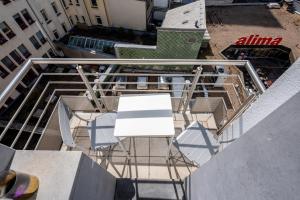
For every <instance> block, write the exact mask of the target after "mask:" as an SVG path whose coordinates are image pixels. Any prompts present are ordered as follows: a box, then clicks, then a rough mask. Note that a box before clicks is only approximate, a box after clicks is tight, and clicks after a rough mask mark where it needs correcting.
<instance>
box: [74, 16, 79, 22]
mask: <svg viewBox="0 0 300 200" xmlns="http://www.w3.org/2000/svg"><path fill="white" fill-rule="evenodd" d="M75 18H76V21H77V23H78V22H79V18H78V16H77V15H75Z"/></svg>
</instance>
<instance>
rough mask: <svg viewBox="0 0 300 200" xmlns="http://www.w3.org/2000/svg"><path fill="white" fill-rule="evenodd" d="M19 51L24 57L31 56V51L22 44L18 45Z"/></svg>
mask: <svg viewBox="0 0 300 200" xmlns="http://www.w3.org/2000/svg"><path fill="white" fill-rule="evenodd" d="M18 49H19V51H20V52H21V53H22V55H23V56H24V57H25V58H28V57H30V56H31V53H30V52H29V51H28V49H27V48H26V47H25V46H24V44H21V45H20V46H19V47H18Z"/></svg>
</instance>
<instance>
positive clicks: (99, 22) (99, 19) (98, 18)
mask: <svg viewBox="0 0 300 200" xmlns="http://www.w3.org/2000/svg"><path fill="white" fill-rule="evenodd" d="M96 21H97V24H100V25H102V19H101V17H100V16H96Z"/></svg>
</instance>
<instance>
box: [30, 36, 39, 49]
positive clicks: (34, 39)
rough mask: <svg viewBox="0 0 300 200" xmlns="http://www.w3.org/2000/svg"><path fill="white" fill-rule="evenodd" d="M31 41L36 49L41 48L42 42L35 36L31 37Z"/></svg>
mask: <svg viewBox="0 0 300 200" xmlns="http://www.w3.org/2000/svg"><path fill="white" fill-rule="evenodd" d="M29 40H30V42H31V43H32V45H33V46H34V48H35V49H39V48H40V47H41V45H40V43H39V42H38V41H37V39H36V38H35V37H34V35H33V36H31V37H30V38H29Z"/></svg>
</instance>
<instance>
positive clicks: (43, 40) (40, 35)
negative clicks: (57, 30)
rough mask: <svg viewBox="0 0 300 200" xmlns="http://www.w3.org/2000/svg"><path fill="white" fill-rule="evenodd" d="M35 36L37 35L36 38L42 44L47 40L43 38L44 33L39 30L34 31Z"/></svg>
mask: <svg viewBox="0 0 300 200" xmlns="http://www.w3.org/2000/svg"><path fill="white" fill-rule="evenodd" d="M36 36H37V37H38V39H39V40H40V42H41V43H42V44H45V43H46V42H47V40H46V39H45V37H44V35H43V34H42V32H41V31H39V32H37V33H36Z"/></svg>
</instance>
